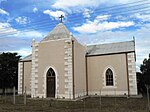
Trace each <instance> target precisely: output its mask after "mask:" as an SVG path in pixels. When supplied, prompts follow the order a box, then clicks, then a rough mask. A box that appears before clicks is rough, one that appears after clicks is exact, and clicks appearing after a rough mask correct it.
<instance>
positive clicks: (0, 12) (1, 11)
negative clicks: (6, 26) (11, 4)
mask: <svg viewBox="0 0 150 112" xmlns="http://www.w3.org/2000/svg"><path fill="white" fill-rule="evenodd" d="M0 14H2V15H7V16H9V13H8V12H7V11H5V10H3V9H0Z"/></svg>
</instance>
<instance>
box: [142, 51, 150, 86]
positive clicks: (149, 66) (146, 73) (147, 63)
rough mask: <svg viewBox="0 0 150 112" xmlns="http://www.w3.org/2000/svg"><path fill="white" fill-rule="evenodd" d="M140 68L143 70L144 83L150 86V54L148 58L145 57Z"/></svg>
mask: <svg viewBox="0 0 150 112" xmlns="http://www.w3.org/2000/svg"><path fill="white" fill-rule="evenodd" d="M140 70H141V72H142V77H143V81H144V84H146V85H149V86H150V54H149V58H148V59H146V58H145V59H144V61H143V64H141V67H140Z"/></svg>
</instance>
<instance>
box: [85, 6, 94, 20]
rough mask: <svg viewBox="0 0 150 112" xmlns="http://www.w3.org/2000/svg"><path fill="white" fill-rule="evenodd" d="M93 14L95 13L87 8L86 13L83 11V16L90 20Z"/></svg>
mask: <svg viewBox="0 0 150 112" xmlns="http://www.w3.org/2000/svg"><path fill="white" fill-rule="evenodd" d="M91 13H93V11H92V10H90V9H87V8H85V9H84V11H83V16H84V17H85V18H90V17H91V15H90V14H91Z"/></svg>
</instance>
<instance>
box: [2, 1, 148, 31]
mask: <svg viewBox="0 0 150 112" xmlns="http://www.w3.org/2000/svg"><path fill="white" fill-rule="evenodd" d="M145 1H148V0H145ZM145 1H143V0H142V1H136V2H132V3H126V4H122V5H115V6H111V7H107V8H99V9H97V10H96V11H95V13H98V12H99V13H100V12H101V13H104V12H109V11H112V8H113V10H116V9H117V10H119V11H120V10H122V9H123V8H119V9H118V7H128V9H129V6H128V5H131V4H135V3H142V4H138V5H134V7H135V6H142V5H147V4H148V3H143V2H145ZM148 2H149V1H148ZM125 5H127V6H125ZM130 7H131V8H132V7H133V6H130ZM101 9H103V10H101ZM77 18H79V17H76V18H75V19H77ZM79 19H80V18H79ZM44 20H46V21H44ZM72 20H73V19H72ZM48 21H49V20H48ZM48 21H47V19H43V20H39V21H37V22H32V23H31V24H30V26H31V25H34V24H35V25H36V24H38V23H40V24H41V23H42V22H43V23H45V22H48ZM54 22H55V21H53V23H52V24H54ZM13 27H15V26H13ZM18 28H23V26H20V27H18ZM4 29H5V28H4ZM1 31H2V30H1Z"/></svg>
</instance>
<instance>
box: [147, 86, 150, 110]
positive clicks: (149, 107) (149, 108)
mask: <svg viewBox="0 0 150 112" xmlns="http://www.w3.org/2000/svg"><path fill="white" fill-rule="evenodd" d="M146 88H147V105H148V112H150V106H149V85H146Z"/></svg>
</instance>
